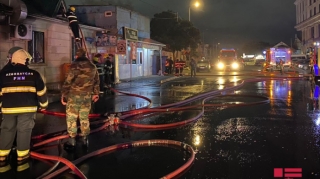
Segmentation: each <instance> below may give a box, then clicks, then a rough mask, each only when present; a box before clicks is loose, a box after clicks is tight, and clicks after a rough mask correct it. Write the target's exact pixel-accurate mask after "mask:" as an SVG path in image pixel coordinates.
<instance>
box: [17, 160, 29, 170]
mask: <svg viewBox="0 0 320 179" xmlns="http://www.w3.org/2000/svg"><path fill="white" fill-rule="evenodd" d="M29 167H30V165H29V162H27V163H25V164H23V165H18V167H17V172H22V171H24V170H26V169H28V168H29Z"/></svg>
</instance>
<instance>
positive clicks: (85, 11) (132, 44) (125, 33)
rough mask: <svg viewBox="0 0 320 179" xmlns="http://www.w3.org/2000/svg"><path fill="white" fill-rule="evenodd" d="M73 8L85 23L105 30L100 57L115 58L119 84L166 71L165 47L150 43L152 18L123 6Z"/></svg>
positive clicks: (98, 42)
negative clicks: (123, 80) (163, 50)
mask: <svg viewBox="0 0 320 179" xmlns="http://www.w3.org/2000/svg"><path fill="white" fill-rule="evenodd" d="M73 6H75V7H76V15H77V17H78V19H79V21H80V22H81V23H83V24H86V25H89V26H96V27H100V28H103V29H105V30H104V31H103V32H98V33H97V35H96V47H97V53H100V54H104V53H107V54H112V55H114V57H115V58H114V64H115V76H116V81H117V80H121V79H129V78H134V77H140V76H149V75H156V74H158V71H159V70H161V69H164V62H165V58H164V57H162V54H163V53H162V47H164V46H165V45H164V44H161V43H159V42H156V41H154V40H152V39H150V18H148V17H146V16H143V15H141V14H139V13H137V12H134V11H131V10H128V9H124V8H122V7H119V6H85V5H81V6H77V5H73ZM160 59H162V60H160ZM161 62H162V63H161ZM160 64H162V65H160Z"/></svg>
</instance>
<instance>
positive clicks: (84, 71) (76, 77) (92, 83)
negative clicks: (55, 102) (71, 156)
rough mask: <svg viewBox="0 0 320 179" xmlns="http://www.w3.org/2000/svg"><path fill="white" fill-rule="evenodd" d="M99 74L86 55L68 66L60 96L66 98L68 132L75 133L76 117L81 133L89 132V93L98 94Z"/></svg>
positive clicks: (73, 135)
mask: <svg viewBox="0 0 320 179" xmlns="http://www.w3.org/2000/svg"><path fill="white" fill-rule="evenodd" d="M99 83H100V81H99V74H98V71H97V68H96V66H95V65H94V64H93V63H92V62H91V61H90V60H89V59H88V58H86V57H84V56H81V57H78V58H77V59H76V60H75V62H73V63H72V64H71V66H70V70H69V73H68V74H67V77H66V80H65V82H64V84H63V87H62V96H63V97H65V98H67V106H66V114H67V117H66V121H67V127H68V133H69V135H70V137H72V138H74V137H75V136H76V135H77V118H78V117H79V120H80V125H81V127H80V129H81V135H82V136H87V135H88V134H89V133H90V123H89V117H88V115H89V112H90V109H91V101H92V99H91V95H99V92H100V90H99Z"/></svg>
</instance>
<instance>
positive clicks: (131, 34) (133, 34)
mask: <svg viewBox="0 0 320 179" xmlns="http://www.w3.org/2000/svg"><path fill="white" fill-rule="evenodd" d="M123 38H124V39H125V40H132V41H138V30H136V29H131V28H128V27H123Z"/></svg>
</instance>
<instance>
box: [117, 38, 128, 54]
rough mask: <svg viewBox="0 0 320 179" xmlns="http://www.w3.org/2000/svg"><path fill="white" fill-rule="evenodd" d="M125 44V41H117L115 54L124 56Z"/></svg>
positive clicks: (125, 51)
mask: <svg viewBox="0 0 320 179" xmlns="http://www.w3.org/2000/svg"><path fill="white" fill-rule="evenodd" d="M126 47H127V43H126V40H118V42H117V54H122V55H126V53H127V48H126Z"/></svg>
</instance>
